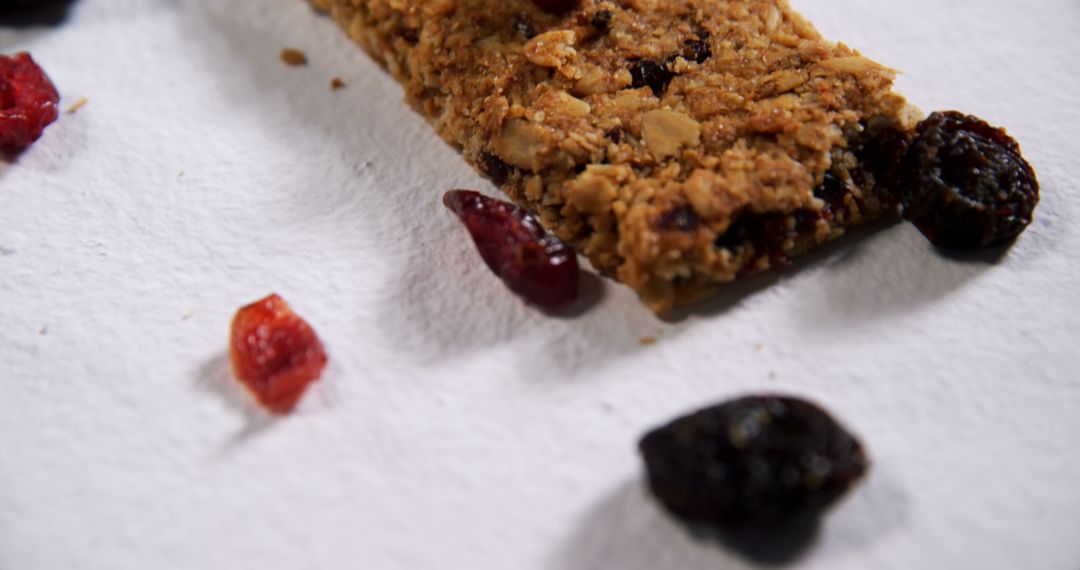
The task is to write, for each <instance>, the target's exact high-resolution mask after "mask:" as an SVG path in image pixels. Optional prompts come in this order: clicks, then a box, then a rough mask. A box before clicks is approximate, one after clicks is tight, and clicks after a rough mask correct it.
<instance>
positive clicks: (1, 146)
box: [0, 53, 60, 152]
mask: <svg viewBox="0 0 1080 570" xmlns="http://www.w3.org/2000/svg"><path fill="white" fill-rule="evenodd" d="M59 102H60V94H59V93H57V92H56V87H54V86H53V84H52V82H51V81H49V76H47V75H45V72H44V71H43V70H42V69H41V68H40V67H38V65H37V64H36V63H34V60H33V59H32V58H31V57H30V54H28V53H18V54H15V55H12V56H0V150H4V151H9V152H17V151H20V150H22V149H24V148H26V147H27V146H29V145H30V143H32V142H34V141H36V140H37V139H38V137H40V136H41V131H43V130H44V129H45V127H46V126H48V125H49V124H50V123H52V122H53V121H55V120H56V117H57V114H58V113H57V110H56V105H57V103H59Z"/></svg>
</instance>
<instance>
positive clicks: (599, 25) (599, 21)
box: [589, 10, 611, 34]
mask: <svg viewBox="0 0 1080 570" xmlns="http://www.w3.org/2000/svg"><path fill="white" fill-rule="evenodd" d="M589 25H590V26H592V27H593V29H594V30H596V31H598V32H601V33H605V34H606V33H607V32H608V31H609V30H611V11H610V10H600V11H599V12H597V13H595V14H593V15H592V17H591V18H589Z"/></svg>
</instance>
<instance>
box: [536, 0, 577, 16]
mask: <svg viewBox="0 0 1080 570" xmlns="http://www.w3.org/2000/svg"><path fill="white" fill-rule="evenodd" d="M532 3H533V4H535V5H536V7H537V8H540V9H541V10H543V11H545V12H547V13H548V14H565V13H567V12H569V11H571V10H573V9H574V8H577V7H578V5H579V4H580V3H581V0H532Z"/></svg>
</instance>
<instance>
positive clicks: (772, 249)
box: [716, 213, 789, 263]
mask: <svg viewBox="0 0 1080 570" xmlns="http://www.w3.org/2000/svg"><path fill="white" fill-rule="evenodd" d="M788 234H789V231H788V216H786V215H784V214H779V213H775V214H744V215H742V216H739V217H738V218H737V219H736V220H735V221H734V222H732V223H731V225H730V226H728V229H727V231H726V232H724V233H723V234H721V235H720V236H719V237H717V238H716V247H720V248H724V249H727V250H729V251H736V250H737V249H738V248H739V247H741V246H743V245H747V244H749V245H750V246H752V247H753V248H754V252H755V253H756V254H757V255H759V256H761V255H765V256H768V258H769V260H770V261H772V262H774V263H786V262H787V256H786V255H785V254H784V243H785V242H786V241H787V239H788V237H789V235H788Z"/></svg>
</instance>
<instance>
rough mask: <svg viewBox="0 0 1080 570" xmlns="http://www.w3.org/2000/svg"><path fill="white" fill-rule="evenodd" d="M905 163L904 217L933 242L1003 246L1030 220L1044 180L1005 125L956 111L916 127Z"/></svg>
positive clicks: (939, 114)
mask: <svg viewBox="0 0 1080 570" xmlns="http://www.w3.org/2000/svg"><path fill="white" fill-rule="evenodd" d="M906 163H907V164H906V168H907V177H906V179H905V184H904V187H903V196H902V202H903V208H904V217H905V218H906V219H908V220H909V221H911V222H912V223H914V224H915V227H917V228H919V231H921V232H922V233H923V235H925V236H926V237H927V239H929V240H930V242H931V243H933V244H934V245H937V246H939V247H944V248H951V249H967V250H970V249H979V248H984V247H991V246H995V245H1002V244H1004V243H1007V242H1008V241H1009V240H1012V239H1013V238H1015V237H1016V236H1018V235H1020V233H1021V232H1023V231H1024V229H1025V228H1027V226H1028V224H1030V223H1031V217H1032V213H1033V212H1034V210H1035V206H1036V205H1037V204H1038V202H1039V183H1038V181H1037V180H1036V178H1035V172H1034V171H1033V170H1032V168H1031V165H1030V164H1028V162H1027V161H1026V160H1024V157H1023V156H1022V155H1021V154H1020V146H1019V145H1018V144H1017V143H1016V141H1015V140H1014V139H1013V138H1012V137H1010V136H1009V135H1008V134H1007V133H1006V132H1005V130H1004V129H1000V128H996V127H993V126H990V125H989V124H987V123H986V122H984V121H983V120H981V119H979V118H978V117H974V116H971V115H965V114H963V113H959V112H956V111H947V112H936V113H932V114H931V115H930V116H929V117H927V119H926V120H924V121H922V122H921V123H919V125H918V126H917V127H916V129H915V139H914V141H913V142H912V143H911V148H910V149H909V150H908V153H907V158H906Z"/></svg>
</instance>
